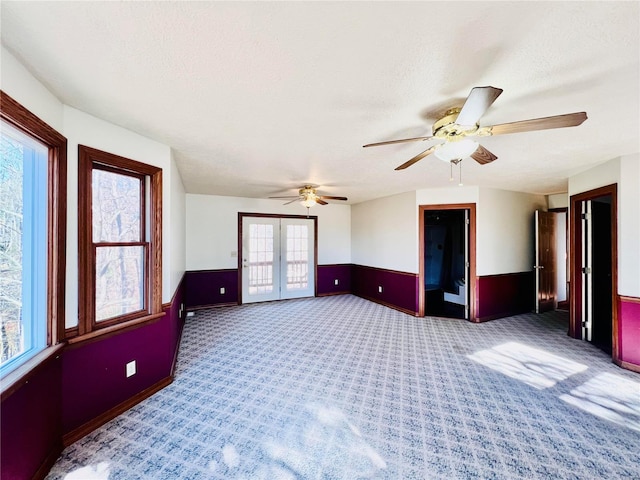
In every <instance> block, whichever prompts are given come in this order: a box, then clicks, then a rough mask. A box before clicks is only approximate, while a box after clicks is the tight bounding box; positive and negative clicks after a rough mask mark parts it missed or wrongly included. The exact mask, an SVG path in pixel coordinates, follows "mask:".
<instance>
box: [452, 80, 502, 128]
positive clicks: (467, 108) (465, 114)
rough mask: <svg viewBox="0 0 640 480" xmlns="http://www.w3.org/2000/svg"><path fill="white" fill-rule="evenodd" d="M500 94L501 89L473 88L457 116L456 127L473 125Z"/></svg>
mask: <svg viewBox="0 0 640 480" xmlns="http://www.w3.org/2000/svg"><path fill="white" fill-rule="evenodd" d="M501 93H502V89H501V88H495V87H474V88H472V89H471V93H469V96H468V97H467V100H466V101H465V102H464V105H463V106H462V110H460V113H459V114H458V118H457V119H456V123H457V124H458V125H475V124H476V123H478V120H480V117H482V115H484V112H486V111H487V109H488V108H489V107H490V106H491V105H492V104H493V102H495V100H496V98H498V96H500V94H501Z"/></svg>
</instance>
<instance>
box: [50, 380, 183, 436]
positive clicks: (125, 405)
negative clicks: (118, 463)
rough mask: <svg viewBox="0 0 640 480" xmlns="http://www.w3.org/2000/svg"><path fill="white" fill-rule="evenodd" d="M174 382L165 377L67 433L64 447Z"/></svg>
mask: <svg viewBox="0 0 640 480" xmlns="http://www.w3.org/2000/svg"><path fill="white" fill-rule="evenodd" d="M172 382H173V376H169V377H165V378H163V379H162V380H160V381H159V382H156V383H154V384H153V385H151V386H150V387H148V388H145V389H144V390H142V391H141V392H139V393H137V394H135V395H134V396H133V397H130V398H128V399H126V400H125V401H124V402H122V403H120V404H119V405H116V406H115V407H113V408H111V409H109V410H107V411H106V412H104V413H103V414H101V415H98V416H97V417H95V418H93V419H91V420H89V421H88V422H87V423H85V424H84V425H80V426H79V427H78V428H76V429H74V430H71V431H70V432H69V433H65V434H64V435H63V436H62V445H63V446H64V447H68V446H69V445H71V444H72V443H74V442H77V441H78V440H80V439H81V438H82V437H84V436H85V435H88V434H89V433H91V432H93V431H94V430H95V429H96V428H98V427H101V426H102V425H104V424H105V423H107V422H108V421H109V420H113V419H114V418H116V417H117V416H118V415H120V414H122V413H124V412H126V411H127V410H129V409H130V408H131V407H133V406H134V405H137V404H138V403H140V402H141V401H143V400H145V399H146V398H149V397H150V396H151V395H153V394H154V393H156V392H159V391H160V390H162V389H163V388H164V387H166V386H167V385H170V384H171V383H172Z"/></svg>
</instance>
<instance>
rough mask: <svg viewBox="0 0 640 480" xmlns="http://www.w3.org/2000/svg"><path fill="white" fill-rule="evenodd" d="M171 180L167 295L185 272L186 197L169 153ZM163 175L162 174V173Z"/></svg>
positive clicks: (180, 178)
mask: <svg viewBox="0 0 640 480" xmlns="http://www.w3.org/2000/svg"><path fill="white" fill-rule="evenodd" d="M170 171H171V180H170V183H171V185H170V187H171V188H170V192H169V224H168V226H169V248H168V249H167V250H168V255H169V258H168V259H164V260H163V261H164V262H165V267H164V268H167V265H168V267H169V293H171V295H173V292H175V291H176V289H177V288H178V285H179V284H180V280H181V279H182V275H183V274H184V272H185V270H186V263H187V260H186V250H187V246H186V232H187V228H186V225H187V224H186V216H187V211H186V195H185V191H184V184H183V183H182V177H181V176H180V172H179V171H178V166H177V165H176V162H175V160H174V159H173V152H171V168H170ZM163 173H164V172H163ZM167 260H168V261H167Z"/></svg>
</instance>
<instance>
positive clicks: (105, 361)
mask: <svg viewBox="0 0 640 480" xmlns="http://www.w3.org/2000/svg"><path fill="white" fill-rule="evenodd" d="M184 286H185V281H184V277H183V280H182V281H181V282H180V285H179V286H178V288H177V290H176V292H175V294H174V297H173V299H172V301H171V303H170V304H167V305H165V306H164V311H165V315H164V316H163V317H161V318H159V319H158V320H156V321H154V322H152V323H149V324H145V325H143V326H141V327H138V328H135V329H132V330H128V331H125V332H122V333H117V334H115V335H112V336H105V338H100V337H98V338H97V339H94V340H90V341H87V342H86V343H80V344H75V345H70V346H68V347H67V348H66V349H65V351H64V355H63V364H62V401H63V402H62V428H63V433H64V434H69V433H70V432H73V431H74V430H76V429H78V428H79V427H82V426H83V425H85V424H87V423H90V422H92V421H93V420H94V419H96V417H99V416H100V415H104V414H105V413H106V414H108V412H109V411H110V410H112V409H116V408H117V407H118V406H121V405H122V404H125V403H126V402H127V401H130V399H131V398H132V397H135V396H137V395H139V394H140V393H141V392H144V391H145V390H147V389H149V388H151V387H153V386H155V385H157V384H158V383H160V382H161V381H163V380H164V381H167V382H170V380H171V377H172V374H173V372H172V368H173V363H174V359H175V356H176V350H177V348H178V344H179V341H180V335H181V332H182V325H183V319H184V311H182V316H181V315H180V313H181V306H182V304H183V298H184ZM132 360H135V361H136V374H135V375H133V376H131V377H129V378H127V377H126V375H125V365H126V364H127V363H128V362H130V361H132ZM96 426H97V425H96Z"/></svg>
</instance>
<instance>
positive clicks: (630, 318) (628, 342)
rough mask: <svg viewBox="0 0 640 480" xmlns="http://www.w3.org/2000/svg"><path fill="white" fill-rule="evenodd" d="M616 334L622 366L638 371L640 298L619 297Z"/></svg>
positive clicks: (639, 355) (639, 361)
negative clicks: (618, 340) (618, 339)
mask: <svg viewBox="0 0 640 480" xmlns="http://www.w3.org/2000/svg"><path fill="white" fill-rule="evenodd" d="M618 335H619V338H620V360H621V362H622V366H624V367H625V368H629V369H631V370H635V371H639V372H640V298H637V297H623V296H621V297H619V299H618Z"/></svg>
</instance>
